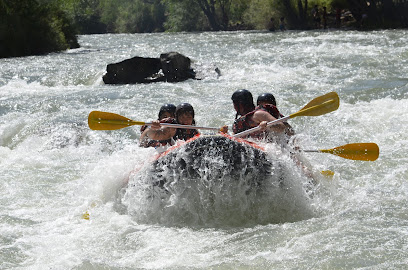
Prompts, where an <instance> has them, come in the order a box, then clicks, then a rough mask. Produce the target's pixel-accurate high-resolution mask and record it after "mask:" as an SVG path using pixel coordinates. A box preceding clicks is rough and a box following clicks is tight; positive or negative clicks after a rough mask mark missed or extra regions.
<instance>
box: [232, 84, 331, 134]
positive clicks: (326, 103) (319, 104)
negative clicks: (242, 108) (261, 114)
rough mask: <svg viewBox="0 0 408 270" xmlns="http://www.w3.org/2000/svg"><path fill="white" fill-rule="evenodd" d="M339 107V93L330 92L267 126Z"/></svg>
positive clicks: (256, 129)
mask: <svg viewBox="0 0 408 270" xmlns="http://www.w3.org/2000/svg"><path fill="white" fill-rule="evenodd" d="M338 107H339V97H338V95H337V93H335V92H330V93H328V94H325V95H323V96H320V97H317V98H315V99H313V100H312V101H310V102H309V103H308V104H307V105H306V106H305V107H303V108H302V109H300V111H298V112H296V113H292V114H291V115H289V116H285V117H282V118H279V119H277V120H274V121H270V122H268V124H267V126H271V125H274V124H277V123H280V122H285V121H286V120H288V119H290V118H294V117H297V116H319V115H322V114H326V113H329V112H332V111H334V110H337V108H338ZM260 129H261V127H259V126H256V127H253V128H251V129H248V130H245V131H243V132H240V133H237V134H235V135H234V136H233V137H235V138H240V137H243V136H246V135H248V134H250V133H252V132H255V131H258V130H260Z"/></svg>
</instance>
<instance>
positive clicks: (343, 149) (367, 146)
mask: <svg viewBox="0 0 408 270" xmlns="http://www.w3.org/2000/svg"><path fill="white" fill-rule="evenodd" d="M303 152H320V153H329V154H333V155H336V156H339V157H342V158H347V159H352V160H365V161H374V160H376V159H377V158H378V156H379V154H380V149H379V148H378V145H377V144H375V143H351V144H345V145H342V146H338V147H335V148H332V149H321V150H303Z"/></svg>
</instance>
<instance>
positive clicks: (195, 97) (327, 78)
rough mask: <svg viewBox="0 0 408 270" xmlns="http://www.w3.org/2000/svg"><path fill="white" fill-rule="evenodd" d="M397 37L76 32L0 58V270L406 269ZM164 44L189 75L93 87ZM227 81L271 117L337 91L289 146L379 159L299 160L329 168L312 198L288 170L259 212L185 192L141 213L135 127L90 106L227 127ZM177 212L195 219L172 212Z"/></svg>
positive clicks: (403, 116)
mask: <svg viewBox="0 0 408 270" xmlns="http://www.w3.org/2000/svg"><path fill="white" fill-rule="evenodd" d="M407 34H408V32H407V31H403V30H401V31H400V30H396V31H392V30H391V31H375V32H355V31H346V32H342V31H328V32H326V31H324V32H323V31H322V32H318V31H316V32H315V31H310V32H291V31H287V32H276V33H269V32H217V33H176V34H174V33H159V34H120V35H119V34H116V35H113V34H106V35H89V36H80V37H79V42H80V45H81V48H79V49H75V50H69V51H66V52H62V53H54V54H49V55H46V56H31V57H22V58H10V59H0V170H1V174H0V269H406V268H407V267H408V266H407V265H408V257H407V254H408V207H407V206H408V200H407V199H408V181H407V180H408V172H407V160H408V158H407V154H406V153H407V152H408V135H407V132H406V131H407V126H408V119H407V116H408V75H407V74H408V35H407ZM169 51H177V52H180V53H182V54H184V55H186V56H188V57H190V58H191V59H192V60H193V64H194V66H195V68H196V69H197V71H198V72H199V75H200V76H201V77H202V78H203V79H202V80H188V81H185V82H181V83H164V82H163V83H154V84H143V85H104V84H103V82H102V76H103V74H104V73H105V70H106V65H107V64H109V63H114V62H119V61H122V60H124V59H127V58H131V57H134V56H143V57H159V55H160V54H161V53H163V52H169ZM215 67H218V68H219V69H220V70H221V74H222V75H221V76H220V77H219V78H218V76H217V74H216V73H215V72H214V69H215ZM240 88H246V89H249V90H251V91H252V93H253V94H254V96H255V97H256V96H257V95H258V94H261V93H263V92H272V93H274V94H275V96H276V99H277V103H278V107H279V108H280V110H281V112H282V113H283V114H284V115H289V114H291V113H294V112H297V111H298V110H299V109H301V108H302V107H303V106H304V105H305V104H307V103H308V102H309V101H310V100H312V99H313V98H315V97H317V96H320V95H323V94H325V93H328V92H331V91H336V92H337V93H338V94H339V96H340V107H339V109H338V110H337V111H335V112H332V113H329V114H326V115H322V116H316V117H296V118H293V119H291V120H289V121H290V124H291V125H292V126H293V127H294V129H295V130H296V133H297V138H298V141H299V144H300V145H301V147H302V148H304V149H326V148H332V147H336V146H340V145H343V144H347V143H356V142H374V143H377V144H378V145H379V147H380V157H379V159H378V160H376V161H374V162H365V161H354V160H349V159H344V158H341V157H338V156H334V155H331V154H324V153H307V154H305V158H306V159H307V160H308V161H309V162H310V164H311V166H313V168H314V169H315V170H316V171H319V170H332V171H334V172H335V174H334V177H333V178H332V179H331V180H330V179H329V178H327V179H326V178H323V179H321V181H320V182H319V184H318V185H317V186H316V187H314V191H313V194H312V195H310V194H309V195H307V194H306V193H307V190H304V188H302V187H303V186H302V185H299V183H301V182H302V181H304V179H303V178H304V177H302V176H301V175H299V174H297V173H296V166H293V168H292V169H293V171H294V173H293V174H292V175H290V174H289V175H288V177H287V178H288V179H285V180H287V181H289V182H290V183H291V184H292V185H291V186H290V187H289V189H291V190H290V191H289V192H288V189H286V191H277V192H275V193H274V194H272V195H271V197H269V198H264V199H263V200H260V201H258V205H257V207H253V208H247V206H246V204H245V203H242V202H243V200H245V196H242V197H239V198H234V197H233V196H232V195H230V196H231V197H230V198H225V201H226V202H230V203H231V204H229V205H227V204H228V203H227V204H226V205H221V206H219V208H218V209H215V210H214V209H213V211H211V210H210V209H208V207H203V206H206V205H205V204H204V203H203V204H201V205H200V202H197V201H200V199H202V198H201V197H199V195H197V196H196V197H194V194H191V193H190V194H189V196H186V197H183V195H182V194H178V195H177V196H176V198H174V197H173V198H171V201H170V203H169V204H167V205H166V206H165V207H164V208H162V209H160V211H159V210H158V211H151V209H152V208H151V207H153V206H152V205H149V201H148V200H138V198H139V196H143V194H142V193H143V192H142V190H140V189H138V188H137V184H135V182H133V185H132V186H131V187H127V185H126V182H127V180H128V178H129V175H130V174H131V173H132V171H133V170H135V169H136V170H138V169H140V168H144V167H145V166H148V163H149V159H150V158H151V157H152V156H153V155H154V154H155V150H154V149H145V148H139V147H138V138H139V136H140V132H139V128H138V127H137V126H136V127H131V128H125V129H121V130H115V131H92V130H90V129H89V128H88V125H87V117H88V114H89V113H90V112H91V111H93V110H100V111H107V112H114V113H117V114H120V115H123V116H126V117H128V118H131V119H133V120H137V121H149V120H153V119H155V118H156V117H157V112H158V109H159V108H160V106H161V105H162V104H164V103H168V102H171V103H174V104H179V103H181V102H189V103H191V104H192V105H193V106H194V108H195V111H196V122H197V124H198V125H200V126H215V127H217V126H222V125H224V124H226V125H229V126H230V127H231V124H232V122H233V119H234V116H235V113H234V108H233V106H232V103H231V100H230V97H231V94H232V93H233V92H234V91H235V90H237V89H240ZM204 133H206V134H211V132H209V131H205V132H204ZM276 153H277V152H276V151H272V150H270V153H269V154H270V155H275V157H276V155H277V154H276ZM282 156H283V155H282ZM282 159H283V160H285V158H284V157H282ZM284 162H285V161H284ZM286 162H287V165H288V166H289V168H290V165H289V161H288V160H286ZM132 181H135V180H132ZM198 184H200V183H198ZM185 187H186V188H188V187H189V183H188V181H186V182H185ZM226 194H227V193H226ZM305 194H306V195H305ZM213 195H214V194H213ZM215 195H216V194H215ZM225 196H228V195H225ZM189 200H191V201H189ZM234 200H235V201H234ZM237 201H239V202H240V203H236V202H237ZM233 203H236V204H233ZM181 205H183V206H181ZM189 205H194V206H197V207H196V208H190V209H189V213H190V214H195V216H196V218H195V219H194V218H184V216H183V214H182V213H184V212H183V211H184V210H185V207H188V206H189ZM231 205H235V208H234V207H231ZM199 206H201V207H199ZM252 206H253V205H252ZM155 207H156V210H157V205H156V206H155ZM183 207H184V208H183ZM209 207H211V206H209ZM181 208H183V209H184V210H182V209H181ZM167 209H169V210H168V211H170V212H166V211H167ZM194 211H196V212H195V213H194ZM84 213H88V214H89V220H87V219H84V218H83V214H84ZM146 213H149V214H148V215H147V214H146ZM169 213H171V214H169ZM140 215H143V216H140Z"/></svg>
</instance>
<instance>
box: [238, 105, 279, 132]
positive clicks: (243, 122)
mask: <svg viewBox="0 0 408 270" xmlns="http://www.w3.org/2000/svg"><path fill="white" fill-rule="evenodd" d="M259 110H263V111H266V112H268V113H269V114H270V115H272V116H273V117H275V118H276V119H278V118H280V117H282V115H281V114H280V112H279V110H278V108H276V106H274V105H272V104H266V105H260V106H257V107H256V108H255V110H253V111H251V112H249V113H247V114H245V115H243V116H241V117H240V118H238V119H235V121H234V124H233V126H232V131H233V132H234V134H237V133H240V132H243V131H245V130H248V129H251V128H253V127H256V126H257V125H254V123H253V121H251V118H252V116H253V115H254V113H255V112H256V111H259ZM249 136H251V137H255V138H265V132H259V131H258V132H254V133H252V134H250V135H249Z"/></svg>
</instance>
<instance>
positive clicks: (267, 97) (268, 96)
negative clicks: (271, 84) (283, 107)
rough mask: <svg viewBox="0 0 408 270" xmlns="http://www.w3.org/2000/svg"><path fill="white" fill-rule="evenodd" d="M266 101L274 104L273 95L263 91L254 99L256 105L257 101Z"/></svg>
mask: <svg viewBox="0 0 408 270" xmlns="http://www.w3.org/2000/svg"><path fill="white" fill-rule="evenodd" d="M261 101H263V102H268V103H270V104H272V105H274V106H276V100H275V97H274V96H273V95H272V94H271V93H263V94H262V95H259V96H258V99H257V100H256V105H259V102H261Z"/></svg>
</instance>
